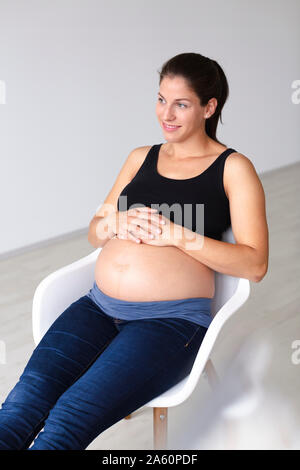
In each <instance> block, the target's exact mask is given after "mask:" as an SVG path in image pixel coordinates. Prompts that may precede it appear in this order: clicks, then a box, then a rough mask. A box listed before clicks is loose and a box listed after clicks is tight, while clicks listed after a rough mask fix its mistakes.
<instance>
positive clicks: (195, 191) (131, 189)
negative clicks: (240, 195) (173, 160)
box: [117, 143, 236, 240]
mask: <svg viewBox="0 0 300 470" xmlns="http://www.w3.org/2000/svg"><path fill="white" fill-rule="evenodd" d="M161 146H162V143H161V144H156V145H153V146H152V147H151V149H150V150H149V152H148V154H147V156H146V158H145V160H144V162H143V164H142V165H141V167H140V169H139V170H138V172H137V173H136V175H135V176H134V178H133V179H132V180H131V182H130V183H129V184H127V186H125V188H124V189H123V190H122V192H121V193H120V195H119V198H118V203H117V207H118V211H126V210H129V209H133V208H135V207H141V206H147V207H153V208H156V209H157V213H159V214H162V215H163V216H165V217H167V218H168V219H169V220H171V222H174V223H175V224H179V225H181V226H184V227H186V228H188V229H190V230H192V231H193V232H198V233H201V234H202V235H204V236H207V237H210V238H214V239H215V240H221V238H222V233H223V232H224V231H225V230H227V228H228V227H230V225H231V221H230V212H229V201H228V198H227V196H226V193H225V190H224V186H223V172H224V163H225V160H226V158H227V157H228V155H230V154H231V153H233V152H236V150H234V149H232V148H227V149H226V150H225V151H224V152H223V153H221V155H219V156H218V157H217V159H216V160H215V161H214V162H213V163H212V164H211V165H210V166H209V167H208V168H207V169H206V170H204V171H203V172H202V173H201V174H200V175H198V176H194V177H193V178H187V179H181V180H178V179H172V178H167V177H165V176H162V175H160V174H159V173H158V172H157V161H158V153H159V149H160V147H161Z"/></svg>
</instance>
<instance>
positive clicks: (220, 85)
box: [158, 52, 229, 144]
mask: <svg viewBox="0 0 300 470" xmlns="http://www.w3.org/2000/svg"><path fill="white" fill-rule="evenodd" d="M158 73H159V84H161V82H162V79H163V78H164V77H166V76H168V77H171V78H172V77H175V76H181V77H183V78H184V79H185V80H186V82H187V85H188V87H189V88H191V89H192V90H193V91H194V92H195V93H196V95H197V96H198V97H199V101H200V105H201V106H205V105H206V104H207V103H208V101H209V100H210V99H211V98H216V100H217V101H218V105H217V107H216V110H215V112H214V114H213V115H212V116H210V117H209V118H208V119H206V122H205V131H206V133H207V135H208V136H209V137H211V138H212V139H213V140H215V141H216V142H219V143H220V144H222V142H220V141H219V140H218V139H217V137H216V132H217V126H218V121H219V119H220V121H221V123H222V124H223V122H222V108H223V106H224V104H225V102H226V100H227V98H228V95H229V87H228V82H227V79H226V76H225V73H224V71H223V69H222V68H221V67H220V65H219V64H218V63H217V62H216V61H215V60H212V59H209V58H208V57H205V56H203V55H201V54H197V53H195V52H185V53H183V54H178V55H176V56H174V57H172V58H171V59H169V60H168V61H167V62H165V63H164V64H163V66H162V68H161V70H160V71H158Z"/></svg>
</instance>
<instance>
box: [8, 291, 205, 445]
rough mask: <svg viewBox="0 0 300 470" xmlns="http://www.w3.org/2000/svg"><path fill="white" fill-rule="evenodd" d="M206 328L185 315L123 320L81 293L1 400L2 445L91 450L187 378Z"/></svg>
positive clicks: (36, 349) (40, 344) (42, 340)
mask: <svg viewBox="0 0 300 470" xmlns="http://www.w3.org/2000/svg"><path fill="white" fill-rule="evenodd" d="M206 331H207V328H206V327H204V326H201V325H198V324H197V323H194V322H192V321H188V320H185V319H182V318H159V319H158V318H153V319H152V318H151V319H148V318H146V319H139V320H120V319H117V318H116V317H111V316H109V315H107V314H106V313H104V311H103V310H102V309H101V308H100V307H99V306H98V305H96V304H95V303H94V302H93V301H92V300H91V299H90V298H89V297H88V296H87V295H84V296H83V297H80V298H79V299H78V300H76V301H75V302H73V303H72V304H71V305H69V307H68V308H67V309H66V310H65V311H64V312H63V313H62V314H60V316H59V317H58V318H57V319H56V320H55V322H54V323H53V324H52V325H51V327H50V328H49V329H48V331H47V332H46V334H45V335H44V336H43V338H42V339H41V341H40V343H39V344H38V345H37V346H36V348H35V349H34V351H33V353H32V355H31V357H30V359H29V361H28V363H27V365H26V367H25V369H24V371H23V373H22V375H21V377H20V378H19V381H18V382H17V384H16V385H15V386H14V388H13V389H12V390H11V392H10V393H9V394H8V396H7V398H6V400H5V402H4V403H3V404H2V408H1V409H0V449H1V450H10V449H11V450H13V449H14V450H24V449H28V447H29V446H30V445H31V443H32V442H33V441H34V443H33V445H32V447H30V449H29V450H35V449H44V450H82V449H86V447H87V446H88V445H89V444H90V443H91V442H92V441H93V440H94V439H95V438H96V437H97V436H98V435H99V434H100V433H102V432H103V431H104V430H106V429H107V428H109V427H110V426H112V425H113V424H114V423H116V422H118V421H120V420H121V419H123V418H124V417H126V416H127V415H129V414H130V413H132V412H133V411H135V410H137V409H138V408H140V407H142V406H143V405H145V404H146V403H147V402H149V401H150V400H151V399H153V398H155V397H157V396H159V395H160V394H161V393H163V392H165V391H166V390H168V389H169V388H171V387H172V386H173V385H175V384H176V383H178V382H179V381H180V380H182V379H183V378H184V377H186V376H187V375H188V374H189V372H190V370H191V368H192V366H193V363H194V360H195V358H196V355H197V353H198V350H199V347H200V345H201V342H202V340H203V338H204V335H205V333H206ZM42 428H44V429H43V430H42ZM35 438H36V439H35ZM34 439H35V440H34Z"/></svg>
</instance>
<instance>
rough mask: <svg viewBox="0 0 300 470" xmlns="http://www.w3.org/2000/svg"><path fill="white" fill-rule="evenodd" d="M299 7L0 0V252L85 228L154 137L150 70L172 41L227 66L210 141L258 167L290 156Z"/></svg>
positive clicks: (295, 145) (298, 119)
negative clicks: (135, 153)
mask: <svg viewBox="0 0 300 470" xmlns="http://www.w3.org/2000/svg"><path fill="white" fill-rule="evenodd" d="M299 16H300V2H299V1H298V0H285V1H283V0H281V1H278V0H271V1H266V0H264V1H261V0H251V1H250V0H249V1H245V0H227V1H226V2H225V1H222V0H210V1H209V2H207V1H199V0H186V1H184V2H177V1H174V0H164V1H163V2H162V1H160V0H152V1H151V2H149V1H147V2H146V1H138V0H126V1H122V0H109V1H108V0H107V1H104V0H98V1H97V0H72V1H71V0H26V1H25V0H23V1H22V0H19V1H15V0H6V1H5V0H2V1H1V0H0V80H3V81H5V84H6V104H2V105H0V158H1V172H0V209H1V213H0V214H1V231H0V256H1V255H2V257H3V256H4V257H5V256H7V255H9V254H11V253H15V252H17V251H18V250H19V251H20V250H22V249H24V248H25V249H26V247H27V248H28V247H30V246H32V245H35V244H38V243H40V242H45V241H47V240H51V239H53V238H55V237H61V236H66V235H68V234H70V233H72V232H75V233H78V231H80V230H86V231H87V227H88V224H89V222H90V220H91V218H92V217H93V215H94V213H95V210H96V208H97V207H98V206H99V205H101V204H102V203H103V201H104V199H105V197H106V195H107V193H108V192H109V190H110V188H111V186H112V185H113V183H114V180H115V178H116V176H117V174H118V172H119V170H120V168H121V166H122V165H123V163H124V160H125V159H126V158H127V156H128V154H129V152H130V151H131V150H132V149H133V148H135V147H138V146H141V145H153V144H155V143H160V142H165V140H164V136H163V132H162V131H161V129H160V126H159V123H158V121H157V118H156V114H155V105H156V100H157V91H158V86H159V85H158V72H157V71H158V70H159V69H160V68H161V66H162V64H163V62H165V61H166V60H167V59H169V58H170V57H172V56H173V55H176V54H179V53H182V52H198V53H201V54H203V55H206V56H209V57H210V58H213V59H215V60H217V61H218V62H219V63H220V65H221V66H222V67H223V69H224V71H225V73H226V75H227V78H228V81H229V87H230V95H229V99H228V101H227V103H226V104H225V107H224V109H223V122H224V124H223V125H221V124H220V125H219V128H218V134H217V135H218V138H219V139H220V140H221V142H224V143H225V144H226V145H227V146H230V147H233V148H235V149H236V150H237V151H239V152H241V153H243V154H244V155H246V156H247V157H248V158H250V159H251V161H252V162H253V164H254V165H255V168H256V170H257V172H258V173H259V174H260V173H262V172H265V171H268V170H272V169H276V168H280V167H283V166H285V165H289V164H292V163H294V162H296V161H299V159H300V158H299V153H300V152H299V148H300V146H299V141H300V133H299V128H300V104H298V105H297V104H296V103H293V102H292V99H291V97H292V94H293V91H294V90H293V89H292V83H293V82H294V81H295V80H297V79H299V78H300V60H299V50H298V48H299V42H300V29H299ZM76 231H77V232H76Z"/></svg>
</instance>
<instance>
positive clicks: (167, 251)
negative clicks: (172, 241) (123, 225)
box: [95, 238, 215, 302]
mask: <svg viewBox="0 0 300 470" xmlns="http://www.w3.org/2000/svg"><path fill="white" fill-rule="evenodd" d="M214 280H215V278H214V271H213V270H211V269H210V268H208V267H207V266H205V265H204V264H202V263H200V262H199V261H197V260H195V259H194V258H192V257H191V256H189V255H187V254H186V253H184V252H183V251H181V250H180V249H179V248H176V247H173V246H166V247H162V246H151V245H147V244H145V243H142V242H141V244H139V245H138V244H137V243H135V242H134V241H130V240H120V239H119V238H112V239H111V240H109V241H108V242H107V243H106V244H105V245H104V247H103V248H102V249H101V250H100V253H99V256H98V258H97V261H96V266H95V281H96V284H97V285H98V287H99V288H100V289H101V290H102V291H103V292H104V293H105V294H107V295H109V296H111V297H115V298H117V299H121V300H128V301H132V302H142V301H155V300H174V299H184V298H189V297H209V298H212V297H213V296H214V289H215V286H214Z"/></svg>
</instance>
